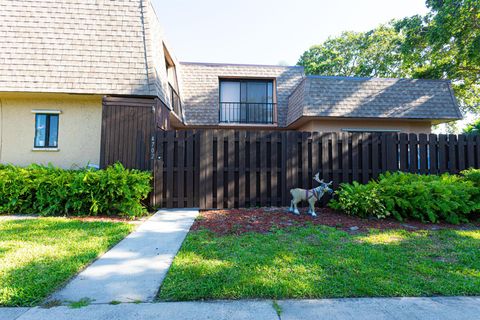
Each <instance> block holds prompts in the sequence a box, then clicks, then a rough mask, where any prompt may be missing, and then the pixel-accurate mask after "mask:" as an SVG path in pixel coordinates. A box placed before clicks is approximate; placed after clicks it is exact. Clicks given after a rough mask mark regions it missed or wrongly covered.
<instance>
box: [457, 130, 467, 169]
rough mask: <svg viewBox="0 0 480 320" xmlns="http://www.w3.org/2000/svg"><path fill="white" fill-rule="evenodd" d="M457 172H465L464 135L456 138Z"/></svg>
mask: <svg viewBox="0 0 480 320" xmlns="http://www.w3.org/2000/svg"><path fill="white" fill-rule="evenodd" d="M457 154H458V162H457V166H458V171H462V170H465V161H466V158H465V135H461V134H459V135H458V136H457Z"/></svg>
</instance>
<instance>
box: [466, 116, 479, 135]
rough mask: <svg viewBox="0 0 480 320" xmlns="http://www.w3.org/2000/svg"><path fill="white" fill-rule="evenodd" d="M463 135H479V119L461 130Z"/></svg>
mask: <svg viewBox="0 0 480 320" xmlns="http://www.w3.org/2000/svg"><path fill="white" fill-rule="evenodd" d="M463 133H467V134H479V135H480V119H478V120H476V121H474V122H473V123H470V124H469V125H468V126H467V127H466V128H465V129H463Z"/></svg>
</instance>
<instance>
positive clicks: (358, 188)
mask: <svg viewBox="0 0 480 320" xmlns="http://www.w3.org/2000/svg"><path fill="white" fill-rule="evenodd" d="M336 195H337V197H336V198H335V199H333V200H332V201H331V202H330V203H329V206H330V207H332V208H334V209H339V210H342V211H344V212H346V213H347V214H350V215H355V216H360V217H369V216H375V217H377V218H385V217H388V216H393V217H395V218H396V219H398V220H400V221H403V220H405V219H415V220H420V221H422V222H433V223H435V222H439V221H446V222H449V223H453V224H458V223H460V222H467V221H468V217H469V215H470V214H471V213H472V212H475V211H478V210H480V170H478V169H469V170H465V171H463V172H462V173H461V174H460V175H450V174H443V175H419V174H411V173H402V172H395V173H385V174H382V175H380V176H379V178H378V179H377V180H372V181H370V182H369V183H367V184H364V185H362V184H359V183H356V182H354V183H353V184H342V185H341V187H340V189H339V190H338V191H336Z"/></svg>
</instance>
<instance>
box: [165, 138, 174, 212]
mask: <svg viewBox="0 0 480 320" xmlns="http://www.w3.org/2000/svg"><path fill="white" fill-rule="evenodd" d="M174 139H175V131H167V159H166V161H167V162H166V164H167V167H166V172H167V174H166V176H167V181H166V186H167V193H166V198H167V207H168V208H172V206H173V195H174V188H173V185H174V184H173V172H174V170H173V160H174V159H173V154H174V152H175V144H174Z"/></svg>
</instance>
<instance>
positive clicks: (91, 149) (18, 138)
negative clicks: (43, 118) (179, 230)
mask: <svg viewBox="0 0 480 320" xmlns="http://www.w3.org/2000/svg"><path fill="white" fill-rule="evenodd" d="M34 109H41V110H59V111H61V114H60V117H59V126H58V151H33V141H34V136H35V114H34V113H32V110H34ZM101 123H102V97H101V96H99V95H69V94H49V93H0V143H1V145H0V162H1V163H12V164H15V165H22V166H24V165H28V164H31V163H40V164H48V163H52V164H53V165H55V166H60V167H63V168H71V167H76V166H85V165H87V164H88V163H90V164H97V165H98V164H99V162H100V133H101Z"/></svg>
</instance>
